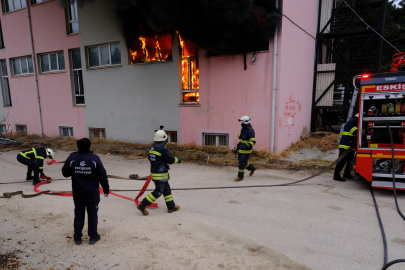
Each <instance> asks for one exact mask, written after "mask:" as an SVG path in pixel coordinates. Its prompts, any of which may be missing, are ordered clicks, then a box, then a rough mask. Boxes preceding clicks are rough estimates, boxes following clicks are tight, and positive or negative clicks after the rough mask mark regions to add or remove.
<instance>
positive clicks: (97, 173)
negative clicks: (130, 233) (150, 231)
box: [62, 138, 110, 245]
mask: <svg viewBox="0 0 405 270" xmlns="http://www.w3.org/2000/svg"><path fill="white" fill-rule="evenodd" d="M77 148H78V149H79V151H78V152H74V153H72V154H70V156H69V157H68V158H67V160H66V161H65V164H64V165H63V168H62V174H63V176H64V177H70V176H71V177H72V190H73V202H74V204H75V219H74V223H73V225H74V230H75V233H74V241H75V243H76V245H80V244H81V243H82V236H83V234H82V230H83V227H84V217H85V212H86V208H87V219H88V235H89V237H90V242H89V244H90V245H94V244H95V243H96V242H97V241H99V240H100V239H101V237H100V235H99V234H98V232H97V223H98V216H97V212H98V204H99V202H100V191H99V184H100V185H101V187H102V188H103V193H104V197H108V194H109V193H110V187H109V185H108V179H107V173H106V171H105V169H104V166H103V163H102V162H101V160H100V158H99V157H98V156H96V155H95V154H93V152H92V151H90V149H91V142H90V140H89V139H87V138H83V139H80V140H78V141H77Z"/></svg>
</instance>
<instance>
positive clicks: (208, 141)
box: [204, 133, 229, 147]
mask: <svg viewBox="0 0 405 270" xmlns="http://www.w3.org/2000/svg"><path fill="white" fill-rule="evenodd" d="M228 138H229V137H228V134H210V133H204V146H216V147H218V146H228V145H229V139H228Z"/></svg>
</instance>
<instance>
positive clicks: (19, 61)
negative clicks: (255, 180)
mask: <svg viewBox="0 0 405 270" xmlns="http://www.w3.org/2000/svg"><path fill="white" fill-rule="evenodd" d="M10 63H11V70H12V71H13V75H14V76H17V75H27V74H34V67H33V65H32V56H31V55H30V56H24V57H19V58H13V59H10Z"/></svg>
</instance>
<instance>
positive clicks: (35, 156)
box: [19, 148, 46, 172]
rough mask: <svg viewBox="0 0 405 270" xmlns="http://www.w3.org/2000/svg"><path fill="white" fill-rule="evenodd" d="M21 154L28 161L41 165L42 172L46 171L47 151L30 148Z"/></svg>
mask: <svg viewBox="0 0 405 270" xmlns="http://www.w3.org/2000/svg"><path fill="white" fill-rule="evenodd" d="M19 154H20V155H21V156H23V157H24V158H26V159H30V160H33V161H35V162H37V163H38V165H39V170H40V172H42V170H43V169H44V159H45V157H46V151H45V149H44V148H29V149H26V150H23V151H21V152H20V153H19Z"/></svg>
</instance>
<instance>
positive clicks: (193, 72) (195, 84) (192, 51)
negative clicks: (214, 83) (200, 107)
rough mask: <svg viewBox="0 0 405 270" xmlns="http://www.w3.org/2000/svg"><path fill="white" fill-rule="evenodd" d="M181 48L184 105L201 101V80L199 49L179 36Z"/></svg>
mask: <svg viewBox="0 0 405 270" xmlns="http://www.w3.org/2000/svg"><path fill="white" fill-rule="evenodd" d="M179 40H180V48H181V81H182V88H181V89H182V94H183V103H198V102H199V101H200V93H199V89H200V79H199V69H198V47H197V46H196V45H194V44H192V43H191V42H189V41H185V40H182V38H181V37H180V36H179Z"/></svg>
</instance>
